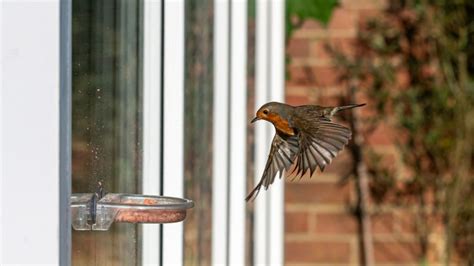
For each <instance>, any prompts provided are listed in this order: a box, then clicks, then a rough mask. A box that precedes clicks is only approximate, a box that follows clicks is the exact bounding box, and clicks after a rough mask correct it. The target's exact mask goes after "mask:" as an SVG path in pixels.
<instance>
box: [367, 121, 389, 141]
mask: <svg viewBox="0 0 474 266" xmlns="http://www.w3.org/2000/svg"><path fill="white" fill-rule="evenodd" d="M393 133H394V130H393V129H392V128H390V127H389V126H387V125H386V124H384V123H381V124H379V125H378V126H377V128H376V129H375V130H374V131H373V132H372V134H371V135H370V136H369V137H368V138H367V142H368V144H369V145H389V144H393V143H395V142H394V136H393V135H394V134H393Z"/></svg>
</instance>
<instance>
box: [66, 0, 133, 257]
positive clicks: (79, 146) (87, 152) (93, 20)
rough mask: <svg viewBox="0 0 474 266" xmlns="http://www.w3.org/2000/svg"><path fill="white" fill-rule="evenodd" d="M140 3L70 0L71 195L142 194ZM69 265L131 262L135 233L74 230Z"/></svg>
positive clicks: (127, 228)
mask: <svg viewBox="0 0 474 266" xmlns="http://www.w3.org/2000/svg"><path fill="white" fill-rule="evenodd" d="M141 8H142V1H132V0H121V1H105V0H73V23H72V29H73V36H72V40H73V44H72V60H73V78H72V84H73V86H72V87H73V88H72V89H73V98H72V100H73V106H72V116H73V121H72V132H73V136H72V142H73V158H72V160H73V162H72V163H73V173H72V192H73V193H81V192H82V193H84V192H93V191H94V190H95V187H96V184H97V182H98V181H99V180H102V181H103V183H104V185H105V189H106V191H109V192H120V193H139V191H138V189H139V186H138V184H139V177H140V175H141V150H142V148H141V128H142V112H141V106H142V99H141V94H142V88H141V80H140V75H141V66H140V55H141V52H140V50H141V40H142V34H141V32H142V23H141V19H142V18H141V15H140V14H141V12H142V10H141ZM72 233H73V242H72V263H73V264H74V265H135V264H137V262H138V260H139V258H138V253H137V245H138V243H139V241H137V237H138V230H137V226H135V225H131V224H119V223H115V224H114V225H113V226H112V228H111V230H110V231H107V232H95V231H92V232H76V231H73V232H72Z"/></svg>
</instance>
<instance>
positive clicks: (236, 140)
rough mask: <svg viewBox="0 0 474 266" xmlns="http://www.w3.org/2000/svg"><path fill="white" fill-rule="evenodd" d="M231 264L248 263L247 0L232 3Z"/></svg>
mask: <svg viewBox="0 0 474 266" xmlns="http://www.w3.org/2000/svg"><path fill="white" fill-rule="evenodd" d="M230 8H231V21H230V29H231V30H230V34H231V36H230V44H231V45H230V86H231V88H230V108H231V109H230V131H229V132H230V133H229V134H230V160H229V163H230V165H229V167H230V176H229V188H230V189H229V193H230V204H229V206H230V213H229V228H230V232H229V258H228V261H229V263H232V264H235V265H244V264H245V206H246V202H245V200H244V199H245V196H246V148H245V147H246V128H247V121H246V114H247V111H246V110H247V89H246V88H247V78H246V77H247V64H246V59H247V56H246V55H247V1H244V0H233V1H232V2H231V6H230Z"/></svg>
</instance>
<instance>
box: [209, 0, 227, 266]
mask: <svg viewBox="0 0 474 266" xmlns="http://www.w3.org/2000/svg"><path fill="white" fill-rule="evenodd" d="M229 8H230V3H229V0H215V1H214V95H213V97H214V99H213V101H214V107H213V109H214V114H213V116H214V118H213V121H214V123H213V168H212V173H213V178H212V180H213V181H212V182H213V185H212V264H213V265H224V264H225V263H226V261H227V258H228V254H227V248H226V247H227V243H228V232H227V229H228V226H227V224H228V216H227V211H226V210H227V209H228V197H227V195H228V193H229V191H228V182H229V176H228V167H229V165H228V162H229V158H228V155H229V145H228V136H229V127H228V121H227V120H228V114H229V110H228V106H229V90H230V88H229V67H228V66H229V65H228V62H229V59H230V58H229V49H228V48H229V34H230V32H229Z"/></svg>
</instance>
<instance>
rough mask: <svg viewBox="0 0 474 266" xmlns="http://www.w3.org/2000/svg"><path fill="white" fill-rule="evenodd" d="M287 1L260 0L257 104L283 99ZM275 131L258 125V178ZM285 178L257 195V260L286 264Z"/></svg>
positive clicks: (256, 168) (282, 100) (257, 105)
mask: <svg viewBox="0 0 474 266" xmlns="http://www.w3.org/2000/svg"><path fill="white" fill-rule="evenodd" d="M284 8H285V4H284V1H266V0H257V20H256V21H257V31H256V46H257V51H256V56H257V61H256V101H255V103H256V106H255V108H256V109H258V108H259V107H260V106H261V105H262V104H264V103H266V102H270V101H278V102H284V77H285V74H284V55H285V53H284V45H285V42H284V33H285V31H284V30H285V25H284ZM273 134H274V131H273V130H271V126H270V125H269V124H268V123H266V124H265V125H259V126H257V128H256V137H255V158H256V162H255V171H256V172H255V181H256V182H258V181H259V180H260V178H261V175H262V172H263V169H264V167H265V163H266V159H267V154H268V152H269V149H270V146H269V145H270V143H271V141H272V135H273ZM284 182H285V181H284V180H279V181H278V182H275V183H274V184H273V185H272V187H271V189H269V190H268V191H266V193H261V194H260V195H259V196H258V197H257V199H256V207H255V230H254V232H255V233H254V237H255V243H256V244H255V249H254V254H255V263H256V264H262V265H283V254H284V216H283V213H284Z"/></svg>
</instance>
